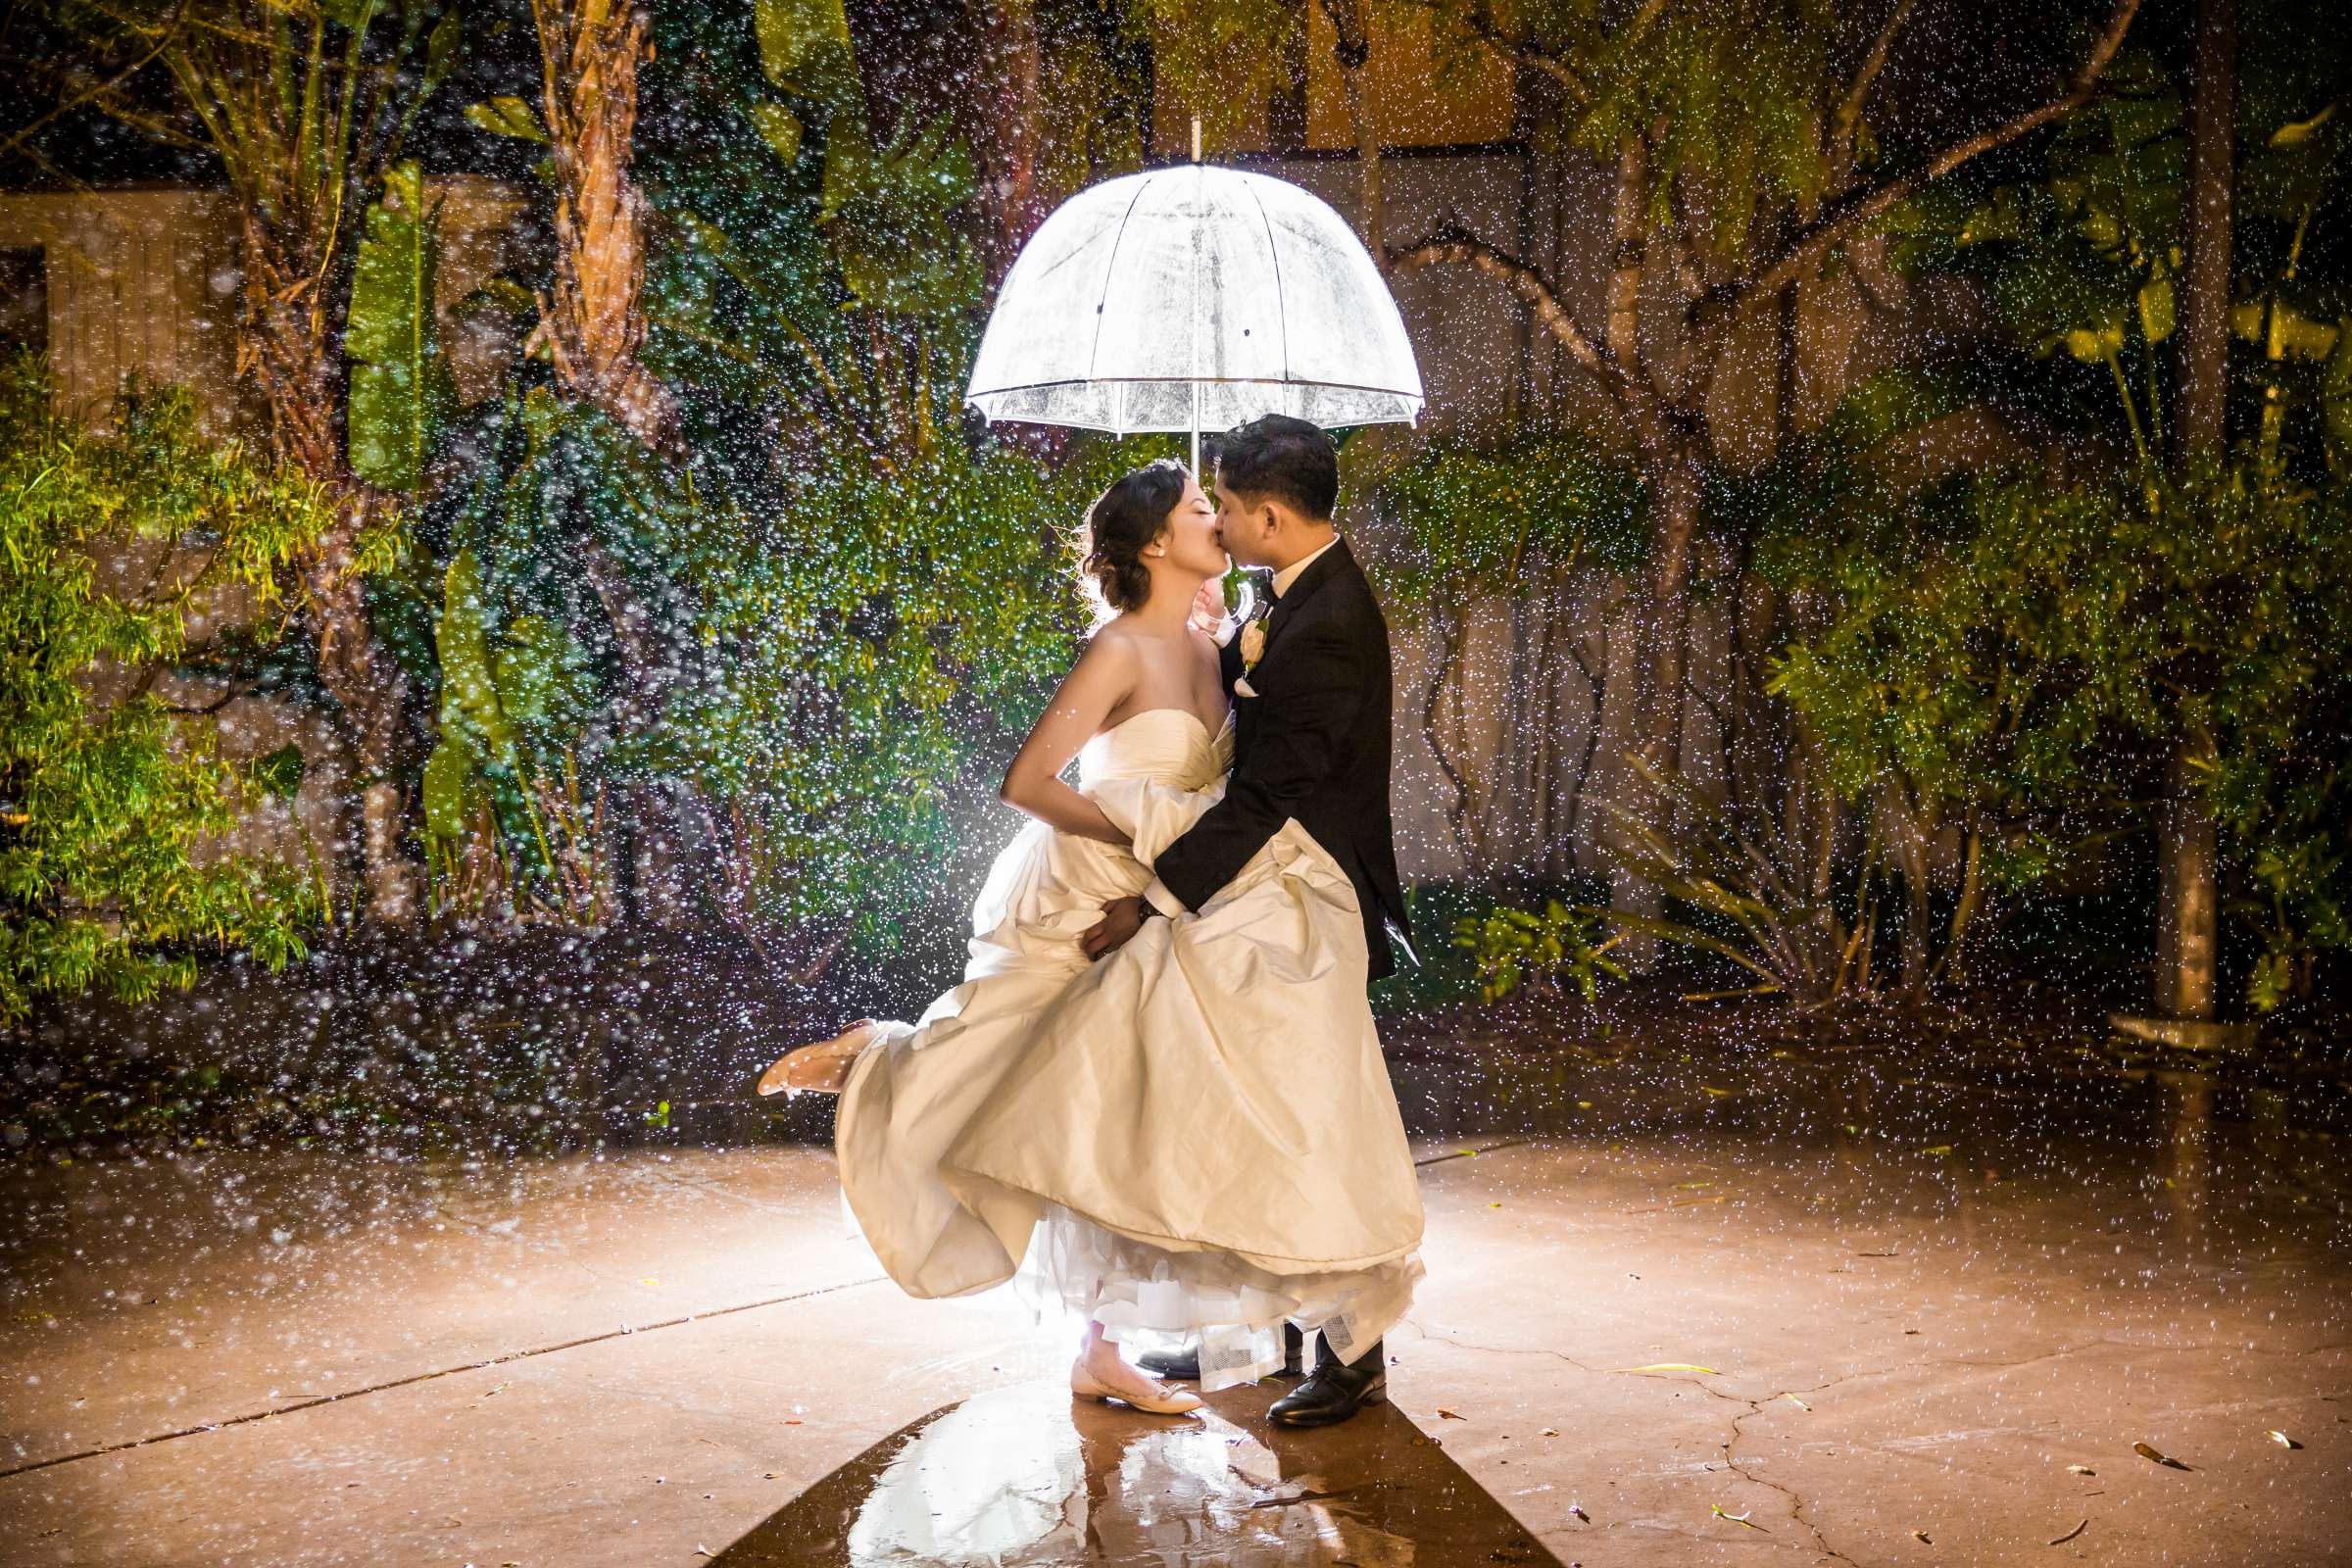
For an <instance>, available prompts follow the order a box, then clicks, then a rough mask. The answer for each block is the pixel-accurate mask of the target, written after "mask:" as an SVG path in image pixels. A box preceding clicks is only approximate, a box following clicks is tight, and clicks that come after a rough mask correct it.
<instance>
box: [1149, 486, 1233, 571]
mask: <svg viewBox="0 0 2352 1568" xmlns="http://www.w3.org/2000/svg"><path fill="white" fill-rule="evenodd" d="M1159 543H1160V544H1162V545H1164V546H1166V547H1167V555H1166V556H1165V557H1164V558H1163V559H1164V560H1165V561H1166V563H1167V565H1168V566H1169V568H1170V569H1172V570H1175V571H1178V572H1181V573H1183V574H1184V575H1186V576H1188V577H1194V578H1200V577H1218V576H1222V575H1224V573H1225V570H1226V568H1227V567H1228V566H1230V565H1231V564H1232V563H1231V562H1229V561H1228V560H1227V559H1226V557H1225V548H1224V546H1222V545H1220V544H1218V543H1217V509H1216V508H1215V507H1213V506H1211V505H1209V500H1208V496H1207V495H1206V493H1205V492H1203V491H1202V490H1201V482H1200V481H1199V480H1198V479H1187V480H1185V482H1184V496H1183V498H1182V499H1181V500H1179V501H1178V502H1177V503H1176V506H1175V510H1173V511H1171V512H1170V513H1169V514H1168V523H1167V531H1166V532H1165V533H1163V534H1162V535H1161V536H1160V539H1159Z"/></svg>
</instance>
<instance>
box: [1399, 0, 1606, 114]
mask: <svg viewBox="0 0 2352 1568" xmlns="http://www.w3.org/2000/svg"><path fill="white" fill-rule="evenodd" d="M1408 3H1410V4H1413V5H1417V6H1419V7H1420V8H1421V9H1422V10H1424V11H1427V12H1428V13H1429V14H1430V15H1431V16H1432V17H1434V18H1436V19H1438V20H1439V21H1442V22H1446V23H1449V24H1451V25H1454V26H1456V27H1459V28H1460V29H1461V30H1462V31H1463V32H1464V33H1466V34H1467V35H1468V36H1469V37H1470V39H1471V41H1472V42H1474V43H1476V44H1477V45H1478V46H1479V47H1480V48H1482V49H1484V50H1486V51H1487V53H1489V54H1491V55H1493V56H1494V57H1495V59H1497V60H1500V61H1502V62H1503V63H1504V64H1505V65H1511V66H1517V67H1519V68H1521V69H1522V70H1526V71H1532V72H1535V73H1537V74H1539V75H1543V76H1548V77H1550V78H1551V79H1552V80H1553V81H1555V82H1557V83H1559V85H1560V88H1561V90H1562V91H1564V92H1565V93H1566V94H1567V95H1568V101H1569V102H1571V103H1575V104H1582V103H1585V102H1587V101H1589V100H1590V99H1591V97H1592V86H1591V84H1590V83H1589V82H1587V81H1586V80H1585V78H1584V77H1582V76H1580V75H1578V74H1577V73H1576V68H1575V67H1573V66H1571V65H1569V63H1568V62H1567V61H1565V60H1563V59H1561V58H1560V57H1559V56H1558V55H1556V54H1553V53H1551V52H1550V51H1549V50H1547V49H1545V48H1544V46H1543V45H1541V44H1539V43H1537V42H1536V41H1535V40H1534V39H1533V38H1519V37H1513V36H1511V35H1510V34H1508V33H1506V32H1504V31H1503V29H1502V25H1501V24H1499V23H1497V22H1496V21H1495V15H1494V13H1493V12H1492V11H1490V10H1489V9H1488V8H1487V6H1486V5H1485V4H1484V3H1483V0H1480V3H1476V4H1473V5H1471V6H1470V7H1469V8H1467V9H1462V8H1459V7H1456V6H1453V5H1449V4H1447V3H1446V0H1408Z"/></svg>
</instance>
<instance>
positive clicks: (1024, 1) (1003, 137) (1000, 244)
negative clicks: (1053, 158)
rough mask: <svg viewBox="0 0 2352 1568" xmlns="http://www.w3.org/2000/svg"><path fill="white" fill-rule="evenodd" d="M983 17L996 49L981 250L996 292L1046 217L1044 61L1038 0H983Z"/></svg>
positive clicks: (986, 34) (986, 35) (988, 38)
mask: <svg viewBox="0 0 2352 1568" xmlns="http://www.w3.org/2000/svg"><path fill="white" fill-rule="evenodd" d="M980 10H981V18H980V25H981V30H982V35H983V37H984V39H985V47H986V48H987V49H988V51H989V54H990V56H991V65H992V68H993V69H992V71H991V73H990V80H991V81H992V83H993V84H994V90H995V96H996V100H997V102H996V105H995V111H996V112H995V114H994V115H993V116H991V117H990V119H989V123H988V130H989V134H988V135H987V136H986V137H984V138H982V139H981V140H982V147H983V150H984V151H983V155H984V156H985V157H986V159H987V160H988V166H989V168H988V181H987V185H986V199H985V200H984V201H983V203H982V208H983V210H984V211H985V212H986V213H987V214H988V231H987V233H986V234H985V235H984V236H983V242H982V245H981V257H982V259H983V261H984V262H985V263H986V266H987V273H988V286H989V288H990V290H991V291H992V292H993V291H994V290H995V289H996V287H997V285H998V284H1000V283H1002V282H1003V281H1004V280H1005V272H1006V271H1007V270H1010V269H1011V267H1012V261H1013V258H1014V257H1015V256H1018V255H1019V254H1020V250H1021V247H1022V246H1023V245H1025V244H1027V243H1028V240H1029V236H1030V235H1031V234H1033V233H1035V232H1036V231H1037V225H1038V224H1039V223H1041V222H1043V221H1045V216H1046V215H1045V213H1044V212H1043V211H1041V210H1040V209H1041V207H1042V205H1043V204H1042V202H1041V200H1040V193H1039V191H1038V187H1037V163H1038V153H1039V151H1040V148H1039V145H1038V143H1039V137H1040V135H1041V133H1042V123H1041V120H1042V117H1041V114H1040V106H1039V104H1038V74H1039V69H1040V62H1039V56H1038V38H1037V7H1036V4H1035V0H983V4H982V5H981V8H980Z"/></svg>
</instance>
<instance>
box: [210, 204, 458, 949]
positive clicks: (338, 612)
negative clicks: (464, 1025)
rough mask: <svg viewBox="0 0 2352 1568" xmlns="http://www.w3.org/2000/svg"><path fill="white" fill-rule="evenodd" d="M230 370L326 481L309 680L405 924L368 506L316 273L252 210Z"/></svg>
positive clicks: (373, 911)
mask: <svg viewBox="0 0 2352 1568" xmlns="http://www.w3.org/2000/svg"><path fill="white" fill-rule="evenodd" d="M243 240H244V243H243V258H242V259H243V263H244V268H245V279H244V283H245V287H244V298H243V311H242V313H241V316H240V319H239V321H238V330H239V339H240V341H239V344H238V361H239V368H240V369H241V370H242V371H243V372H244V373H245V374H247V375H250V376H251V377H252V378H253V380H254V382H255V383H256V384H257V385H258V386H259V387H260V388H261V392H262V397H263V400H264V403H265V405H266V407H267V408H268V410H269V417H270V446H271V450H272V451H273V452H274V453H275V454H276V456H277V457H278V458H279V460H280V461H282V462H285V463H289V464H291V465H293V466H296V467H298V468H300V469H301V470H302V471H303V472H304V473H306V474H308V475H309V476H310V477H312V478H313V479H316V480H318V481H319V483H321V484H323V485H326V486H328V487H329V489H330V491H331V492H332V493H333V494H334V495H335V497H336V502H337V505H336V520H335V524H334V526H333V528H332V529H331V530H329V531H328V533H327V534H326V535H325V536H324V537H323V538H322V539H320V541H319V548H318V551H317V553H316V554H315V555H314V556H313V557H312V558H311V559H310V561H309V562H308V563H307V564H305V565H304V567H303V570H302V576H303V586H304V588H305V590H306V600H307V604H306V609H305V615H304V619H305V623H306V626H307V628H308V630H309V631H310V633H311V637H312V640H313V641H314V642H315V643H316V644H317V645H318V668H319V684H320V685H322V686H324V687H325V688H326V691H327V694H328V695H329V696H331V697H333V698H334V700H335V702H336V703H337V704H338V705H339V706H340V707H341V708H342V710H343V725H342V727H343V730H344V733H345V736H346V738H347V740H348V741H349V743H350V745H351V748H352V761H353V765H354V767H355V768H356V770H357V771H358V774H359V778H360V824H359V842H358V844H357V845H356V846H354V848H356V850H357V857H356V858H357V860H358V865H359V873H360V878H361V880H362V882H363V884H364V885H365V886H366V888H367V893H368V918H369V919H371V920H375V921H378V922H380V923H382V924H385V925H405V924H407V923H408V922H409V921H410V920H411V919H413V918H414V917H415V915H416V913H417V908H418V906H419V903H420V900H419V893H420V891H421V877H420V870H419V867H418V865H417V862H416V861H415V860H414V859H412V858H410V856H409V855H408V853H407V850H406V848H405V846H404V844H403V831H404V828H405V825H406V824H405V818H404V815H403V812H402V809H401V795H400V786H399V785H398V784H396V783H394V782H393V775H394V772H395V770H396V768H397V766H398V764H399V761H400V760H401V759H400V743H401V739H402V736H403V732H404V723H405V719H406V705H407V698H408V681H407V678H406V677H405V676H404V675H403V674H402V673H401V669H400V665H399V663H398V662H397V661H395V660H394V659H393V658H392V656H391V653H390V651H389V650H387V649H386V648H385V647H384V646H383V644H382V643H381V642H380V641H378V640H377V638H376V636H375V629H374V627H373V626H372V625H371V624H370V623H369V622H368V606H367V600H366V598H365V595H364V594H363V592H362V589H361V585H360V581H359V579H358V577H357V576H355V575H354V574H353V571H352V564H351V556H352V550H353V547H354V546H355V545H356V543H357V542H358V539H359V536H360V532H361V530H362V529H363V528H365V527H366V526H367V524H368V519H369V517H370V515H372V511H373V508H372V506H371V499H372V498H371V495H370V492H369V491H368V489H367V488H366V487H365V486H363V485H361V484H359V483H358V482H357V481H355V480H354V479H353V478H352V477H351V473H350V470H349V469H348V468H346V467H345V466H344V462H343V443H342V433H341V431H340V429H339V428H338V423H337V420H336V417H335V411H336V410H337V409H339V408H340V407H341V406H342V389H341V387H340V385H339V384H338V379H337V375H336V365H335V357H334V353H333V350H332V349H331V348H330V346H329V345H328V343H327V341H326V333H325V331H324V327H323V321H324V316H323V312H322V311H321V309H320V306H319V298H318V291H319V278H318V273H317V270H316V269H315V268H304V267H300V266H297V265H295V264H294V263H293V262H292V261H291V260H290V259H289V257H288V254H287V248H286V246H285V245H284V244H283V243H282V241H281V236H279V235H278V234H277V233H275V232H273V231H272V230H271V228H270V225H269V223H268V222H267V221H265V220H264V219H263V217H262V216H261V215H260V214H259V213H258V212H255V211H254V210H253V209H252V208H251V206H250V205H249V206H248V207H247V210H246V212H245V221H244V236H243Z"/></svg>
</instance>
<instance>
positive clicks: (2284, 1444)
mask: <svg viewBox="0 0 2352 1568" xmlns="http://www.w3.org/2000/svg"><path fill="white" fill-rule="evenodd" d="M2271 1441H2272V1442H2273V1443H2276V1444H2277V1445H2278V1446H2280V1447H2281V1448H2300V1447H2301V1446H2303V1445H2301V1444H2300V1443H2297V1442H2296V1441H2295V1440H2294V1439H2292V1438H2290V1437H2288V1436H2287V1435H2286V1434H2285V1433H2283V1432H2279V1431H2277V1430H2276V1429H2274V1430H2273V1431H2272V1433H2271Z"/></svg>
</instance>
